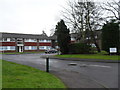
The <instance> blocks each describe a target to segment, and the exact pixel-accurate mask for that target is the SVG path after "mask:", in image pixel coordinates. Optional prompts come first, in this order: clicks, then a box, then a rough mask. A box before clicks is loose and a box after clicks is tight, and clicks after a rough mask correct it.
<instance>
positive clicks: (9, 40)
mask: <svg viewBox="0 0 120 90" xmlns="http://www.w3.org/2000/svg"><path fill="white" fill-rule="evenodd" d="M2 41H3V42H13V41H15V38H3V39H2Z"/></svg>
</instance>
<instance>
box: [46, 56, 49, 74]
mask: <svg viewBox="0 0 120 90" xmlns="http://www.w3.org/2000/svg"><path fill="white" fill-rule="evenodd" d="M46 72H49V58H48V57H47V58H46Z"/></svg>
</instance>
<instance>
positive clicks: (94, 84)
mask: <svg viewBox="0 0 120 90" xmlns="http://www.w3.org/2000/svg"><path fill="white" fill-rule="evenodd" d="M41 55H43V54H19V55H2V59H3V60H7V61H12V62H16V63H19V64H23V65H28V66H32V67H35V68H38V69H40V70H43V71H45V70H46V68H45V66H46V59H43V58H41ZM46 56H47V55H46ZM70 64H76V65H70ZM118 66H119V65H118V63H101V62H82V61H67V60H58V59H50V73H52V74H54V75H56V76H58V77H59V78H60V79H61V80H62V81H63V82H64V83H65V84H66V85H67V86H68V87H69V88H118Z"/></svg>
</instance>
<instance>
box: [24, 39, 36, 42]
mask: <svg viewBox="0 0 120 90" xmlns="http://www.w3.org/2000/svg"><path fill="white" fill-rule="evenodd" d="M25 42H37V39H25Z"/></svg>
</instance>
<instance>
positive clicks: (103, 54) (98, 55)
mask: <svg viewBox="0 0 120 90" xmlns="http://www.w3.org/2000/svg"><path fill="white" fill-rule="evenodd" d="M56 57H61V58H81V59H104V60H119V58H120V56H119V55H107V52H105V51H102V52H101V53H96V54H70V55H69V54H68V55H56Z"/></svg>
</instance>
